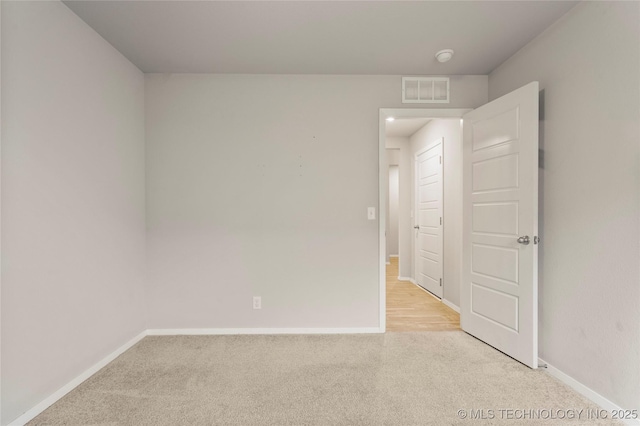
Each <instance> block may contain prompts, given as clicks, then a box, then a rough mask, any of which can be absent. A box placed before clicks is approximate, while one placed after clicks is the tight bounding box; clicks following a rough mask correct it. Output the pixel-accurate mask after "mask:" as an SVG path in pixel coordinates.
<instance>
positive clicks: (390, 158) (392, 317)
mask: <svg viewBox="0 0 640 426" xmlns="http://www.w3.org/2000/svg"><path fill="white" fill-rule="evenodd" d="M467 111H469V110H465V109H381V110H380V206H379V211H380V213H381V214H380V227H381V229H380V235H381V241H380V247H381V259H380V300H381V309H380V322H381V328H383V329H385V330H389V331H412V330H415V331H418V330H452V329H459V314H458V313H459V308H458V306H459V294H460V291H459V286H460V268H461V256H460V250H461V243H462V236H461V228H462V195H461V194H462V188H461V185H462V167H461V166H462V164H461V162H462V129H461V124H460V120H461V117H462V115H463V114H464V113H466V112H467ZM390 117H392V118H393V121H391V120H387V119H389V118H390ZM396 255H397V257H396Z"/></svg>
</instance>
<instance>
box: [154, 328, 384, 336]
mask: <svg viewBox="0 0 640 426" xmlns="http://www.w3.org/2000/svg"><path fill="white" fill-rule="evenodd" d="M373 333H384V330H383V329H381V328H380V327H355V328H354V327H351V328H349V327H345V328H165V329H161V328H156V329H149V330H147V335H148V336H207V335H209V336H219V335H234V334H373Z"/></svg>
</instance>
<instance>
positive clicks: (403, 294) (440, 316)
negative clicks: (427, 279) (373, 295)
mask: <svg viewBox="0 0 640 426" xmlns="http://www.w3.org/2000/svg"><path fill="white" fill-rule="evenodd" d="M451 330H460V314H458V313H457V312H456V311H454V310H453V309H451V308H450V307H448V306H447V305H445V304H444V303H442V302H441V301H440V300H438V299H437V298H436V297H434V296H432V295H431V294H430V293H428V292H427V291H426V290H423V289H421V288H420V287H418V286H417V285H415V284H413V283H411V282H409V281H400V280H398V258H397V257H392V258H391V264H389V265H387V331H451Z"/></svg>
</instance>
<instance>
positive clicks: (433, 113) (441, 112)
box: [378, 108, 473, 333]
mask: <svg viewBox="0 0 640 426" xmlns="http://www.w3.org/2000/svg"><path fill="white" fill-rule="evenodd" d="M472 110H473V108H380V111H379V115H378V277H379V283H378V284H379V294H378V300H379V304H380V310H379V313H378V318H379V327H380V332H381V333H384V332H385V331H386V329H387V293H386V291H387V276H386V266H387V265H386V249H387V247H386V244H387V241H386V236H385V231H386V221H387V217H386V201H387V194H386V192H385V179H389V176H388V175H387V174H386V173H385V171H386V165H387V152H386V146H385V144H386V139H387V138H386V134H385V129H386V120H387V117H394V118H434V119H435V118H459V119H461V120H462V116H463V115H464V114H466V113H467V112H469V111H472ZM461 267H462V266H461Z"/></svg>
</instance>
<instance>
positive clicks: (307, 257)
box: [145, 75, 486, 328]
mask: <svg viewBox="0 0 640 426" xmlns="http://www.w3.org/2000/svg"><path fill="white" fill-rule="evenodd" d="M485 83H486V77H482V76H469V77H456V78H454V79H453V80H452V91H453V94H452V104H450V105H449V107H452V108H454V107H460V106H464V107H473V106H477V105H479V104H481V103H483V101H484V100H485V99H486V92H485V91H484V89H485V88H486V85H485ZM400 86H401V79H400V76H291V75H289V76H284V75H272V76H262V75H254V76H243V75H170V76H167V75H147V76H146V92H145V93H146V132H147V200H148V204H147V213H148V214H147V224H148V258H149V284H148V286H147V295H148V302H149V321H150V327H151V328H167V327H171V328H185V327H187V328H191V327H378V325H379V317H378V315H379V300H378V297H379V282H378V278H379V276H378V271H379V267H378V262H379V258H378V224H377V221H369V220H367V214H366V213H367V207H369V206H378V178H379V175H378V173H379V171H378V109H379V108H382V107H391V108H394V107H400V106H402V104H401V103H400ZM336 152H340V155H335V153H336ZM253 295H259V296H262V298H263V300H262V302H263V308H262V310H260V311H256V310H252V307H251V298H252V296H253Z"/></svg>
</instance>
